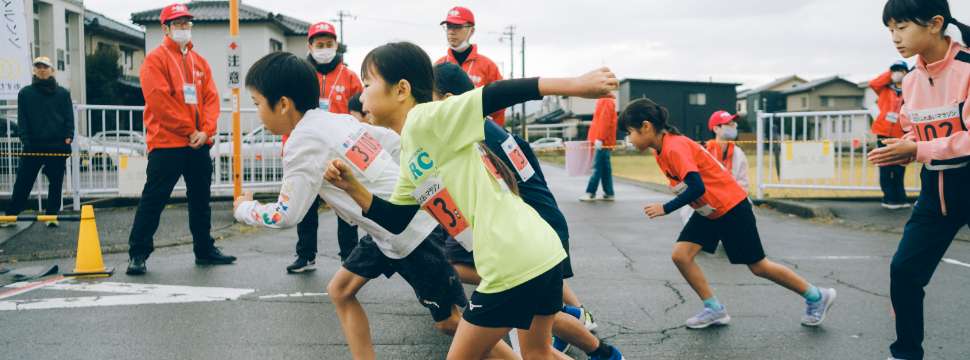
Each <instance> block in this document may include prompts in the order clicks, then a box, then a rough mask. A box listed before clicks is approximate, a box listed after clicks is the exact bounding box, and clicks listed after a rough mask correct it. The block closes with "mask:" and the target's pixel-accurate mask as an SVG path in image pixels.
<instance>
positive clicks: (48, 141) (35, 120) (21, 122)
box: [17, 81, 74, 149]
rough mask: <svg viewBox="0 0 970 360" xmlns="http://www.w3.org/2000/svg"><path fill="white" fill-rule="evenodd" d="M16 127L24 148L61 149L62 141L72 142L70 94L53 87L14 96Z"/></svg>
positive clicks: (37, 85) (38, 86)
mask: <svg viewBox="0 0 970 360" xmlns="http://www.w3.org/2000/svg"><path fill="white" fill-rule="evenodd" d="M45 85H46V86H45ZM17 126H18V128H19V129H18V130H19V132H20V133H19V136H20V141H21V142H22V143H23V144H24V148H35V149H36V148H50V147H63V146H64V145H65V144H64V139H73V138H74V106H73V105H72V104H71V93H69V92H68V91H67V89H65V88H63V87H60V86H57V85H56V83H54V84H53V85H52V84H50V83H47V84H42V83H39V82H37V81H35V82H34V83H33V84H31V85H28V86H26V87H24V88H23V89H21V90H20V93H18V94H17Z"/></svg>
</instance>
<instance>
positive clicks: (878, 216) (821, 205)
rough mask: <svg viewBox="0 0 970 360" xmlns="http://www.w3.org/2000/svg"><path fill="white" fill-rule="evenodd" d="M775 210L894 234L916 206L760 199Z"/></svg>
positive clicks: (967, 233) (968, 236) (968, 232)
mask: <svg viewBox="0 0 970 360" xmlns="http://www.w3.org/2000/svg"><path fill="white" fill-rule="evenodd" d="M756 203H763V204H765V205H767V206H769V207H771V208H774V209H775V210H778V211H781V212H784V213H788V214H792V215H798V216H801V217H805V218H815V219H819V220H826V219H827V220H830V221H833V222H835V223H838V224H844V225H846V226H849V227H853V228H857V229H863V230H872V231H882V232H888V233H893V234H900V235H902V233H903V227H904V226H905V225H906V221H908V220H909V216H910V214H911V213H912V210H913V209H912V208H909V209H901V210H888V209H884V208H882V206H880V204H879V200H878V199H871V200H861V199H847V200H778V199H765V200H762V201H756ZM956 238H957V240H962V241H970V229H967V228H966V227H964V228H962V229H961V230H960V232H958V233H957V236H956Z"/></svg>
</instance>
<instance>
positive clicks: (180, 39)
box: [170, 29, 192, 45]
mask: <svg viewBox="0 0 970 360" xmlns="http://www.w3.org/2000/svg"><path fill="white" fill-rule="evenodd" d="M170 36H171V37H172V41H175V42H177V43H178V44H179V45H185V44H188V43H189V41H192V30H178V29H172V33H171V35H170Z"/></svg>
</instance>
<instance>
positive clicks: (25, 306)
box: [0, 280, 255, 311]
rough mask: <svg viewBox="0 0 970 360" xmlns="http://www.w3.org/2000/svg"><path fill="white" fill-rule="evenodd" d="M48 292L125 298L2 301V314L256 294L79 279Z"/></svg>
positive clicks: (49, 286)
mask: <svg viewBox="0 0 970 360" xmlns="http://www.w3.org/2000/svg"><path fill="white" fill-rule="evenodd" d="M35 283H37V282H33V283H17V284H11V285H8V286H7V287H12V288H30V287H32V286H36V285H35ZM15 285H16V286H15ZM46 289H49V290H64V291H83V292H99V293H111V294H121V295H99V296H81V297H63V298H37V299H21V300H5V301H0V311H4V310H37V309H62V308H82V307H94V306H120V305H144V304H175V303H192V302H210V301H229V300H236V299H238V298H239V297H240V296H243V295H246V294H249V293H252V292H254V291H255V290H254V289H234V288H221V287H201V286H180V285H158V284H129V283H117V282H82V281H77V280H73V281H69V282H61V283H54V284H50V285H48V286H47V287H46ZM21 293H22V292H21Z"/></svg>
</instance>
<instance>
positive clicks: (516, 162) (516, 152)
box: [502, 135, 536, 182]
mask: <svg viewBox="0 0 970 360" xmlns="http://www.w3.org/2000/svg"><path fill="white" fill-rule="evenodd" d="M502 151H504V152H505V156H508V158H509V160H510V161H512V166H513V167H515V172H517V173H518V174H519V178H520V179H522V182H526V181H529V179H531V178H532V176H533V175H535V174H536V171H535V169H533V168H532V164H530V163H529V159H528V158H526V157H525V153H524V152H522V148H520V147H519V144H518V143H516V142H515V138H514V137H513V136H512V135H509V137H508V138H507V139H505V141H503V142H502Z"/></svg>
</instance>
